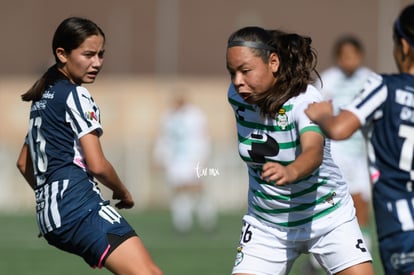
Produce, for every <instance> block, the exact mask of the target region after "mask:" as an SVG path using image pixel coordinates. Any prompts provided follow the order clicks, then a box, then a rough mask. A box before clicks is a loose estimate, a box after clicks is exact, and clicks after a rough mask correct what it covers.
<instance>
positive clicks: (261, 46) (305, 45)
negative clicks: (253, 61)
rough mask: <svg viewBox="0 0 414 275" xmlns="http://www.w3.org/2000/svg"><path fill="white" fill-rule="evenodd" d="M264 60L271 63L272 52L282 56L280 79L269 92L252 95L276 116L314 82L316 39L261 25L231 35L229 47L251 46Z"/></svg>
mask: <svg viewBox="0 0 414 275" xmlns="http://www.w3.org/2000/svg"><path fill="white" fill-rule="evenodd" d="M247 41H251V42H254V44H252V43H250V49H251V50H252V52H253V53H254V54H255V55H257V56H258V57H260V58H261V59H262V60H263V62H265V63H267V62H269V57H270V55H271V54H272V53H276V54H277V55H278V57H279V61H280V65H279V69H278V71H277V72H276V73H275V77H277V82H276V84H275V85H274V87H273V88H272V89H270V90H269V91H268V92H264V93H261V94H256V95H254V96H252V100H253V101H254V103H255V104H256V105H257V106H258V107H259V108H260V112H261V114H262V115H270V116H272V117H274V116H275V115H276V114H277V112H278V111H279V109H280V108H281V107H282V105H283V104H284V103H285V102H286V101H287V100H288V99H289V98H292V97H295V96H298V95H299V94H300V93H303V92H305V91H306V88H307V86H308V84H310V83H313V82H314V80H315V79H314V75H313V74H316V76H317V77H318V78H319V74H318V72H317V71H316V64H317V55H316V52H315V50H314V49H313V48H312V47H311V43H312V39H311V38H310V37H306V36H301V35H298V34H295V33H286V32H283V31H280V30H266V29H263V28H261V27H255V26H253V27H245V28H242V29H240V30H238V31H236V32H234V33H233V34H231V35H230V37H229V39H228V41H227V43H228V48H229V47H232V46H235V45H239V46H243V44H244V46H247V47H249V44H246V43H245V42H247Z"/></svg>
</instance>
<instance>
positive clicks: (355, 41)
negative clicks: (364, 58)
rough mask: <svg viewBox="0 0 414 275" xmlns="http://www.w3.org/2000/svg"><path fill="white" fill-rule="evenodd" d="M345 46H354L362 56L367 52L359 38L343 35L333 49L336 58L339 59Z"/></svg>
mask: <svg viewBox="0 0 414 275" xmlns="http://www.w3.org/2000/svg"><path fill="white" fill-rule="evenodd" d="M344 45H352V46H353V47H354V48H355V49H356V50H357V51H358V52H360V53H361V54H363V53H364V51H365V49H364V46H363V44H362V42H361V40H359V38H358V37H356V36H354V35H343V36H341V37H339V38H338V39H337V40H336V42H335V44H334V47H333V56H334V58H337V57H338V56H339V55H340V54H341V51H342V48H343V46H344Z"/></svg>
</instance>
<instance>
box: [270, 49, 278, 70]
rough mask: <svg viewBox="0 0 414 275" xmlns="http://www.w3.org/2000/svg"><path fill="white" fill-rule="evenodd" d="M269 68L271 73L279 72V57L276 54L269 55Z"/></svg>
mask: <svg viewBox="0 0 414 275" xmlns="http://www.w3.org/2000/svg"><path fill="white" fill-rule="evenodd" d="M269 66H270V68H271V70H272V72H273V73H276V72H277V71H278V70H279V56H278V55H277V54H276V53H271V54H270V56H269Z"/></svg>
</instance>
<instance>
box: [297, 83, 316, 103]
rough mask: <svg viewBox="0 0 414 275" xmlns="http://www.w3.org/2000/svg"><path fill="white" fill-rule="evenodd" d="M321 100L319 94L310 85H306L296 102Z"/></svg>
mask: <svg viewBox="0 0 414 275" xmlns="http://www.w3.org/2000/svg"><path fill="white" fill-rule="evenodd" d="M322 99H323V97H322V94H321V92H320V91H319V90H318V89H317V88H316V87H315V86H314V85H311V84H308V86H307V87H306V90H305V92H303V93H301V94H299V96H297V97H296V99H295V100H296V101H311V102H315V101H321V100H322Z"/></svg>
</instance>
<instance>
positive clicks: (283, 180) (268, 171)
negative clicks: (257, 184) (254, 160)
mask: <svg viewBox="0 0 414 275" xmlns="http://www.w3.org/2000/svg"><path fill="white" fill-rule="evenodd" d="M292 176H293V175H291V174H290V172H289V169H287V168H286V167H285V166H283V165H280V164H279V163H277V162H267V163H265V164H264V165H263V167H262V174H261V179H262V180H265V181H267V182H269V183H273V184H274V185H286V184H289V183H292Z"/></svg>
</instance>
